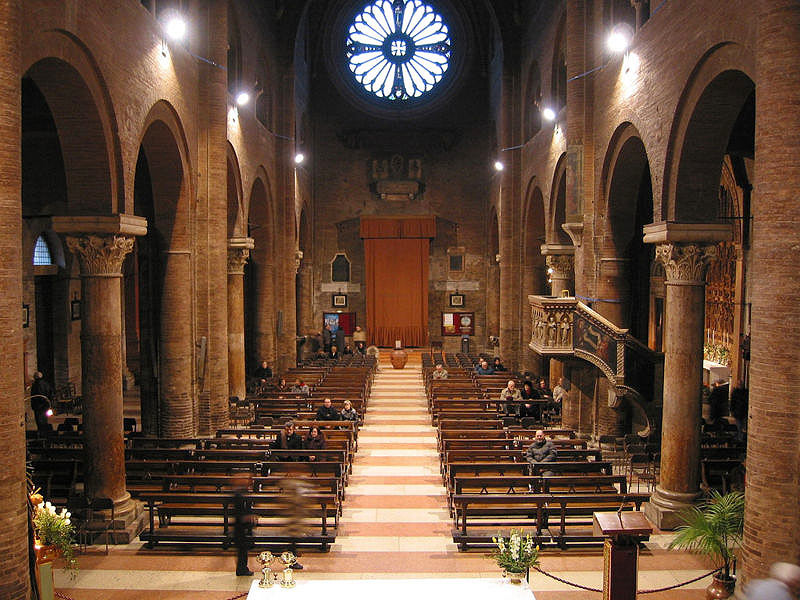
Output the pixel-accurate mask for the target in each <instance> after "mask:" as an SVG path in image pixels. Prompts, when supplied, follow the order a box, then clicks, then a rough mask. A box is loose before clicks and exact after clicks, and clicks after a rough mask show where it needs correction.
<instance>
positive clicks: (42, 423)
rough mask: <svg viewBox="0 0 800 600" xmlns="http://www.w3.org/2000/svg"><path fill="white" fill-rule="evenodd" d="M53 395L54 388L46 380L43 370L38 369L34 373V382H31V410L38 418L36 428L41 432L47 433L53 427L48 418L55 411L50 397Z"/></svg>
mask: <svg viewBox="0 0 800 600" xmlns="http://www.w3.org/2000/svg"><path fill="white" fill-rule="evenodd" d="M52 396H53V388H51V387H50V384H49V383H47V382H46V381H45V380H44V376H43V375H42V372H41V371H36V372H35V373H34V374H33V383H32V384H31V410H33V416H34V418H35V419H36V429H37V430H38V431H39V433H46V432H48V431H50V430H51V429H52V427H51V426H50V423H48V422H47V418H48V417H50V416H51V415H52V414H53V412H52V411H51V410H50V398H51V397H52Z"/></svg>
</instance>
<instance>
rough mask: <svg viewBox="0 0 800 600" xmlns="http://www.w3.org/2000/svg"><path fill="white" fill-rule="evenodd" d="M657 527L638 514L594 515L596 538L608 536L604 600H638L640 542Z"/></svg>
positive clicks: (636, 512)
mask: <svg viewBox="0 0 800 600" xmlns="http://www.w3.org/2000/svg"><path fill="white" fill-rule="evenodd" d="M652 532H653V526H652V525H651V524H650V522H649V521H648V520H647V518H646V517H645V516H644V513H642V512H638V511H625V512H596V513H594V534H595V535H602V536H605V538H606V541H605V544H604V545H603V600H636V584H637V580H638V574H639V542H641V541H643V540H646V539H648V538H649V537H650V534H651V533H652Z"/></svg>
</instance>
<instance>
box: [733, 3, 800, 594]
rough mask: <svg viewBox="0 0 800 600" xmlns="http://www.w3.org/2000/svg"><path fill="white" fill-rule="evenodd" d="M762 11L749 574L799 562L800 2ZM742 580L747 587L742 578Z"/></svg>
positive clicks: (747, 547) (747, 545)
mask: <svg viewBox="0 0 800 600" xmlns="http://www.w3.org/2000/svg"><path fill="white" fill-rule="evenodd" d="M756 6H757V7H758V17H757V19H756V31H757V40H756V43H755V44H754V46H753V47H754V49H755V53H756V70H755V72H756V75H757V80H756V88H757V90H758V92H757V93H758V102H757V103H756V155H755V164H756V169H755V172H756V175H755V177H756V180H755V185H754V188H755V190H756V193H755V194H754V199H753V208H754V211H753V212H754V215H755V218H754V219H753V245H752V248H753V250H752V252H753V260H752V263H753V265H755V269H754V270H753V272H752V273H750V274H748V276H749V277H750V278H751V282H752V286H753V287H752V302H753V304H752V341H751V347H750V348H751V354H750V416H749V419H748V423H749V430H748V436H747V437H748V440H747V488H746V492H745V493H746V498H747V502H746V508H745V525H744V529H745V531H744V544H743V553H742V558H743V560H742V563H743V568H742V571H743V573H742V575H743V579H744V580H745V581H747V580H750V579H754V578H758V577H763V576H764V575H765V573H766V572H767V570H768V569H769V565H770V564H771V563H772V562H775V561H789V562H794V563H797V562H800V535H799V534H798V522H800V504H798V501H797V499H798V497H800V479H799V478H798V475H799V474H800V463H798V452H797V449H798V447H800V412H798V410H797V382H798V381H800V362H799V361H798V359H797V340H798V339H800V310H798V307H797V298H798V296H800V277H798V273H797V236H798V234H797V232H798V230H800V215H799V214H798V210H797V186H798V183H800V139H798V137H797V131H798V130H800V71H798V69H797V57H798V56H800V3H798V2H797V1H796V0H760V1H759V2H758V3H757V4H756ZM737 587H739V586H737Z"/></svg>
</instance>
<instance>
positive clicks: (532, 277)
mask: <svg viewBox="0 0 800 600" xmlns="http://www.w3.org/2000/svg"><path fill="white" fill-rule="evenodd" d="M545 221H546V219H545V208H544V196H543V195H542V190H541V189H539V186H538V185H536V183H535V180H534V179H531V181H530V183H529V184H528V193H527V194H526V200H525V208H524V210H523V213H522V227H523V230H522V231H523V234H522V238H523V242H522V243H523V247H522V306H523V308H522V339H523V341H524V343H525V345H526V346H527V344H528V342H529V341H530V339H531V336H532V321H531V315H530V306H529V305H528V296H529V295H532V294H537V295H546V294H548V293H549V290H548V289H547V267H546V265H545V257H544V255H543V254H542V245H543V244H545V243H546V240H545ZM525 354H526V364H525V365H524V367H525V368H526V369H527V370H529V371H531V372H533V373H541V372H542V370H543V369H542V360H541V357H540V356H538V355H535V356H530V353H527V352H526V353H525Z"/></svg>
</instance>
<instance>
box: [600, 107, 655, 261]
mask: <svg viewBox="0 0 800 600" xmlns="http://www.w3.org/2000/svg"><path fill="white" fill-rule="evenodd" d="M649 163H650V161H649V159H648V156H647V150H646V149H645V146H644V142H643V141H642V137H641V135H639V131H638V130H637V129H636V127H635V126H633V125H632V124H631V123H627V122H626V123H622V124H621V125H620V126H619V127H617V130H616V131H615V132H614V135H613V136H612V137H611V141H610V143H609V146H608V149H607V151H606V157H605V160H604V161H603V172H602V180H601V187H602V190H603V196H604V203H603V206H604V208H603V217H604V225H605V230H604V232H603V249H604V251H605V252H610V253H612V254H614V255H617V254H620V253H624V251H625V248H626V247H627V246H628V244H630V242H631V241H632V239H633V237H634V236H636V235H639V236H641V235H642V232H641V231H634V229H633V226H634V222H635V219H636V216H637V215H636V210H637V198H638V194H639V192H640V189H641V186H642V184H643V178H645V177H646V178H649V181H650V189H651V190H652V178H651V174H650V167H649ZM651 204H652V192H651ZM643 217H644V218H646V219H647V222H648V223H649V222H650V221H652V219H653V215H652V210H650V214H648V215H643Z"/></svg>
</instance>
